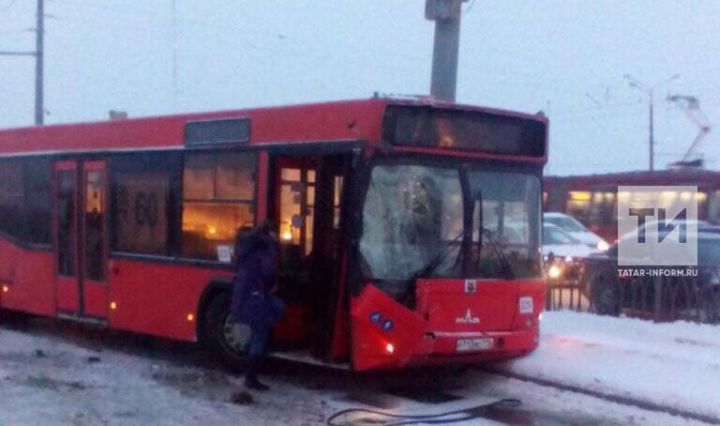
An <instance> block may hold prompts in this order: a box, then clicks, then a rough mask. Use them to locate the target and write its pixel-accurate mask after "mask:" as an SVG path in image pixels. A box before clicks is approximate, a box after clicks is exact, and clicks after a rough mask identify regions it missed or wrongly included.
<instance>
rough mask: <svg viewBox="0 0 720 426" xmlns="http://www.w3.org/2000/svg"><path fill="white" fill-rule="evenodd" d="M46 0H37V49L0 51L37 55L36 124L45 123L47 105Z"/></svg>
mask: <svg viewBox="0 0 720 426" xmlns="http://www.w3.org/2000/svg"><path fill="white" fill-rule="evenodd" d="M44 3H45V0H37V17H36V22H37V24H36V27H35V32H36V35H35V51H0V56H34V57H35V124H36V125H38V126H40V125H42V124H43V118H44V113H45V107H44V106H43V42H44V34H45V25H44V22H45V4H44Z"/></svg>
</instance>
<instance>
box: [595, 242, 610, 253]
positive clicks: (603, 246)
mask: <svg viewBox="0 0 720 426" xmlns="http://www.w3.org/2000/svg"><path fill="white" fill-rule="evenodd" d="M609 248H610V244H608V243H606V242H605V240H600V241H598V243H597V249H598V250H600V251H607V250H608V249H609Z"/></svg>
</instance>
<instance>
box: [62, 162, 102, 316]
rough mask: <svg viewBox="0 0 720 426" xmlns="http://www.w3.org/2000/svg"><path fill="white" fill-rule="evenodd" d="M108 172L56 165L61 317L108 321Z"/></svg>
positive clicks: (95, 165)
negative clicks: (106, 319)
mask: <svg viewBox="0 0 720 426" xmlns="http://www.w3.org/2000/svg"><path fill="white" fill-rule="evenodd" d="M106 211H107V167H106V163H105V162H104V161H85V162H80V161H62V162H57V163H55V241H56V248H57V252H56V256H57V257H56V259H57V264H56V265H57V268H56V273H57V291H56V294H57V311H58V314H60V315H64V316H71V317H78V318H81V317H82V318H90V319H105V318H106V317H107V285H106V270H105V269H106V253H107V243H106V220H107V218H106Z"/></svg>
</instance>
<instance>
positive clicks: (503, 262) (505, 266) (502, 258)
mask: <svg viewBox="0 0 720 426" xmlns="http://www.w3.org/2000/svg"><path fill="white" fill-rule="evenodd" d="M483 235H484V236H485V237H486V238H487V241H488V243H489V244H490V248H492V251H493V253H494V254H495V257H497V260H498V262H499V263H500V270H501V271H502V274H503V276H504V277H505V279H506V280H511V279H513V277H514V276H515V273H514V272H513V270H512V265H511V263H510V261H509V260H508V258H507V255H505V251H504V250H503V249H502V247H500V243H499V242H498V240H497V238H495V233H494V232H493V231H491V230H489V229H487V228H485V227H480V236H479V240H480V241H482V237H483ZM480 244H482V243H480ZM479 260H480V257H479V256H478V261H479Z"/></svg>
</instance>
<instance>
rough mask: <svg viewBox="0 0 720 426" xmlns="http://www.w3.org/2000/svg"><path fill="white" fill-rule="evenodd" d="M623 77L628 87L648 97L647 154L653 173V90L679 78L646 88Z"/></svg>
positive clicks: (627, 77) (629, 77)
mask: <svg viewBox="0 0 720 426" xmlns="http://www.w3.org/2000/svg"><path fill="white" fill-rule="evenodd" d="M623 77H625V79H626V80H627V81H628V84H630V87H634V88H636V89H638V90H640V91H641V92H643V93H645V94H646V95H647V96H648V120H649V123H648V137H649V140H648V151H649V152H648V154H649V157H650V171H651V172H652V171H655V106H654V105H655V89H657V88H658V86H660V85H662V84H665V83H668V82H670V81H673V80H675V79H677V78H678V77H680V76H679V75H678V74H675V75H673V76H672V77H670V78H666V79H665V80H662V81H661V82H659V83H655V84H654V85H652V86H648V85H646V84H644V83H641V82H640V81H638V80H636V79H634V78H633V77H632V76H631V75H630V74H624V75H623Z"/></svg>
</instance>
